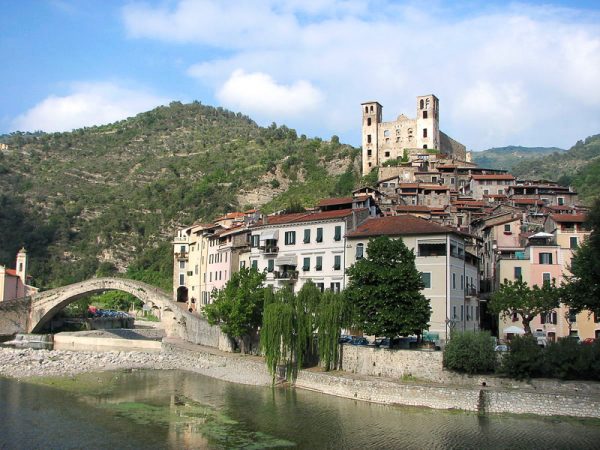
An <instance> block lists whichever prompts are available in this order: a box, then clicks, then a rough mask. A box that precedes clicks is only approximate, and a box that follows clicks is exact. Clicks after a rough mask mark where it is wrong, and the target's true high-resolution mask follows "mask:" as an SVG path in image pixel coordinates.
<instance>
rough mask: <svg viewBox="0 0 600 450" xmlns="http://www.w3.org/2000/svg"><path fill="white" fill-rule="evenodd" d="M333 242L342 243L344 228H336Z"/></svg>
mask: <svg viewBox="0 0 600 450" xmlns="http://www.w3.org/2000/svg"><path fill="white" fill-rule="evenodd" d="M333 240H334V241H341V240H342V227H341V226H340V225H338V226H336V227H335V233H334V235H333Z"/></svg>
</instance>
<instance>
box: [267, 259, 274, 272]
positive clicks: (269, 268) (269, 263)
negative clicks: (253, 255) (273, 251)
mask: <svg viewBox="0 0 600 450" xmlns="http://www.w3.org/2000/svg"><path fill="white" fill-rule="evenodd" d="M274 269H275V260H274V259H269V260H267V272H273V270H274Z"/></svg>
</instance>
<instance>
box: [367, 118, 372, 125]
mask: <svg viewBox="0 0 600 450" xmlns="http://www.w3.org/2000/svg"><path fill="white" fill-rule="evenodd" d="M367 126H368V127H370V126H371V118H370V117H369V118H368V119H367Z"/></svg>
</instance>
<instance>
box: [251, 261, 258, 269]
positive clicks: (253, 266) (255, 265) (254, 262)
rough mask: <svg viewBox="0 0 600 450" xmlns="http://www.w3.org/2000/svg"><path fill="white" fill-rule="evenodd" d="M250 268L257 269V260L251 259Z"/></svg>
mask: <svg viewBox="0 0 600 450" xmlns="http://www.w3.org/2000/svg"><path fill="white" fill-rule="evenodd" d="M252 268H253V269H256V270H258V260H256V259H255V260H253V261H252Z"/></svg>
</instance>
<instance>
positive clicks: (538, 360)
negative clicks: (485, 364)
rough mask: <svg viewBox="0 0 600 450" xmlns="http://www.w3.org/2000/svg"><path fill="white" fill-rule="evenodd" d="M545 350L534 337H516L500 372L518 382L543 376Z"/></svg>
mask: <svg viewBox="0 0 600 450" xmlns="http://www.w3.org/2000/svg"><path fill="white" fill-rule="evenodd" d="M543 369H544V361H543V350H542V348H541V347H540V346H539V345H538V344H537V340H536V339H535V338H534V337H532V336H523V337H521V336H515V337H514V338H513V340H512V341H511V342H510V351H509V352H508V354H507V355H505V356H504V358H503V359H502V365H501V368H500V372H501V373H502V374H503V375H506V376H509V377H511V378H515V379H517V380H526V379H529V378H532V377H538V376H541V375H543Z"/></svg>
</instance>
